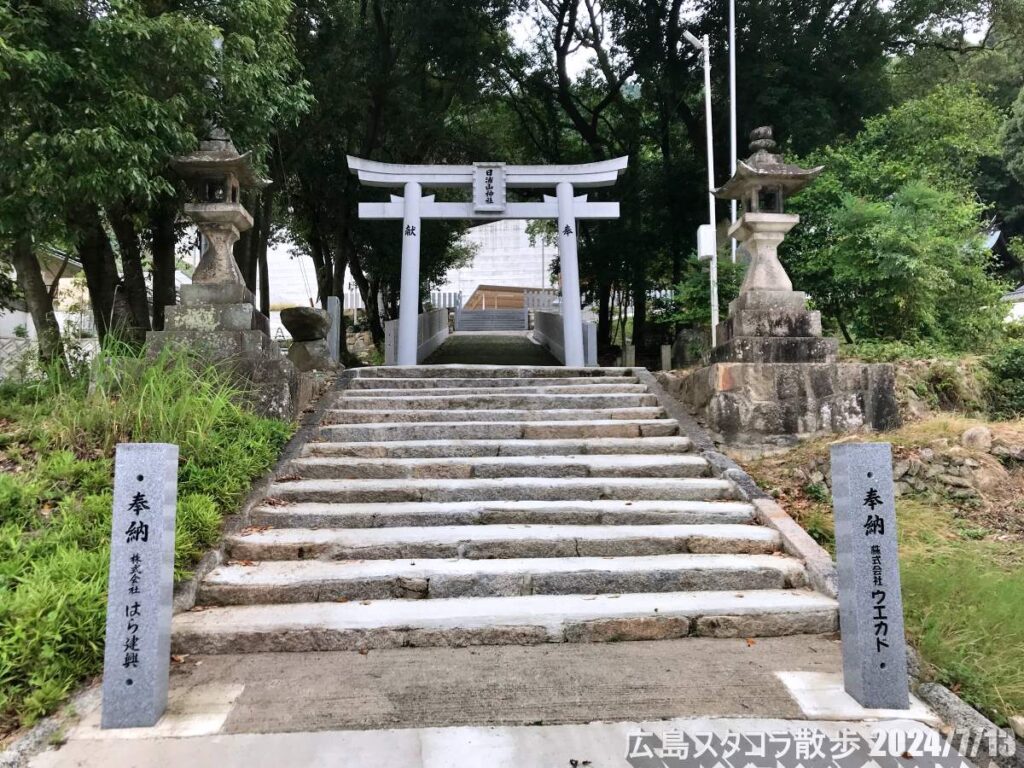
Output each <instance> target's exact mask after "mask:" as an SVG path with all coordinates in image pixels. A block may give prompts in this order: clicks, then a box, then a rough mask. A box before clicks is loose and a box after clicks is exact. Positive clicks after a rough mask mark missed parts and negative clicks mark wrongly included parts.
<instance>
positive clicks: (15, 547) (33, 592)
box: [0, 348, 292, 732]
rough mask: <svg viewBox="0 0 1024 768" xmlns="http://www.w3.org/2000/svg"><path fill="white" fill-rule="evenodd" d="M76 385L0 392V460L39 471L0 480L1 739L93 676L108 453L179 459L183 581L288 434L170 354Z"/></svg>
mask: <svg viewBox="0 0 1024 768" xmlns="http://www.w3.org/2000/svg"><path fill="white" fill-rule="evenodd" d="M86 373H87V375H85V374H83V375H79V376H67V375H63V376H62V375H60V374H58V373H55V372H51V374H50V375H49V376H48V377H46V378H43V379H38V380H35V381H30V382H26V383H24V384H22V385H21V386H17V387H11V386H5V387H4V388H3V394H4V395H7V394H9V395H10V397H9V398H5V399H3V400H2V401H0V415H3V417H4V418H8V419H12V420H15V421H16V422H17V429H18V436H17V437H16V438H14V439H13V440H12V441H10V442H8V443H6V445H5V446H4V450H6V451H7V455H8V456H11V455H12V452H13V451H19V450H22V449H23V448H24V445H21V444H27V443H30V444H31V448H32V450H34V451H37V452H38V454H37V455H38V457H39V458H38V460H37V461H36V462H35V463H34V464H32V462H31V461H27V460H26V462H23V463H24V466H25V469H24V471H23V472H20V473H19V474H17V475H13V474H10V475H8V474H2V473H0V732H2V731H4V730H6V729H7V728H8V727H14V726H16V725H18V724H29V723H31V722H32V721H34V720H35V719H36V718H38V717H40V716H41V715H43V714H46V713H47V712H49V711H51V710H52V709H53V708H54V707H55V706H56V705H57V704H59V703H60V702H61V701H62V700H63V699H64V698H65V697H66V696H67V694H68V693H69V692H70V691H72V690H73V689H74V687H75V686H76V685H78V684H79V683H80V682H81V681H82V679H84V678H85V677H87V676H89V675H92V674H95V673H97V672H98V671H99V670H100V669H101V667H102V662H103V631H104V623H105V621H104V619H105V608H106V583H107V564H108V560H109V540H110V520H111V504H112V487H111V486H112V458H113V452H114V448H115V447H116V445H117V444H118V443H122V442H168V443H175V444H177V445H178V446H179V449H180V454H181V464H180V466H179V472H178V510H177V517H176V520H175V573H176V575H177V576H179V577H181V576H184V575H186V574H187V569H188V568H189V567H190V566H191V565H192V564H193V563H194V562H195V561H196V559H197V558H198V557H200V556H201V555H202V553H203V551H204V550H206V549H207V548H209V547H210V546H212V545H213V544H214V543H215V542H216V541H217V538H218V536H219V535H220V526H221V520H222V518H223V516H224V515H225V514H227V513H230V512H232V511H234V509H235V508H236V507H237V505H238V503H239V502H240V501H241V500H242V498H243V497H244V496H245V494H246V493H248V490H249V487H250V483H251V481H252V479H253V478H254V477H257V476H259V475H260V474H262V473H263V472H265V471H266V470H267V469H268V468H269V467H270V465H271V464H272V463H273V462H274V461H275V460H276V458H277V456H278V454H279V452H280V449H281V447H282V446H283V445H284V443H285V441H286V440H287V439H288V436H289V435H290V434H291V430H292V426H291V425H289V424H284V423H281V422H277V421H272V420H268V419H263V418H260V417H258V416H255V415H253V414H252V413H250V412H248V411H246V410H244V409H243V408H242V407H241V406H240V405H239V402H240V393H239V392H238V391H237V390H236V389H235V388H234V387H233V386H232V385H231V383H230V380H229V379H228V378H227V377H226V376H225V374H223V373H221V372H219V371H218V370H216V369H213V368H209V367H205V366H202V365H199V364H197V363H196V361H194V360H191V359H189V358H187V357H183V356H180V355H175V354H173V353H169V352H168V353H164V354H161V355H160V356H159V357H158V358H157V359H156V360H154V361H148V360H146V359H145V358H143V357H140V356H139V355H137V354H133V353H128V352H127V351H126V350H123V349H117V348H112V349H106V350H105V351H104V354H103V355H101V356H99V358H98V360H97V361H96V362H94V363H93V364H92V365H91V366H90V369H89V370H88V371H87V372H86ZM15 441H17V443H18V445H16V444H15ZM32 450H26V451H24V453H25V455H28V456H31V455H33V454H32Z"/></svg>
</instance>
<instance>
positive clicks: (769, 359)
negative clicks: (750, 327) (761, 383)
mask: <svg viewBox="0 0 1024 768" xmlns="http://www.w3.org/2000/svg"><path fill="white" fill-rule="evenodd" d="M838 353H839V342H838V341H837V340H836V339H823V338H815V337H802V338H761V337H757V336H744V337H741V338H735V339H730V340H729V341H727V342H725V343H724V344H719V345H718V346H717V347H715V349H714V351H713V352H712V353H711V361H712V362H714V363H721V362H736V363H831V362H835V360H836V357H837V355H838Z"/></svg>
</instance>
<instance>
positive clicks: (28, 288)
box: [11, 235, 67, 371]
mask: <svg viewBox="0 0 1024 768" xmlns="http://www.w3.org/2000/svg"><path fill="white" fill-rule="evenodd" d="M11 260H12V261H13V262H14V271H15V274H16V277H17V280H18V287H19V288H21V292H22V293H23V294H25V303H26V304H27V305H28V311H29V314H30V315H32V324H33V325H34V326H35V329H36V336H37V337H38V339H39V359H40V360H41V361H42V362H43V363H44V364H45V365H53V364H57V365H59V366H60V367H61V368H62V369H63V370H65V371H66V370H67V363H66V362H65V360H64V345H63V343H62V342H61V337H60V326H59V325H57V318H56V316H55V315H54V314H53V298H52V294H51V293H50V291H48V290H47V289H46V283H45V282H43V275H42V271H41V270H40V268H39V261H38V260H37V259H36V255H35V253H34V252H33V249H32V239H31V237H30V236H28V235H22V236H21V237H19V238H18V240H17V242H16V243H15V244H14V252H13V254H12V259H11Z"/></svg>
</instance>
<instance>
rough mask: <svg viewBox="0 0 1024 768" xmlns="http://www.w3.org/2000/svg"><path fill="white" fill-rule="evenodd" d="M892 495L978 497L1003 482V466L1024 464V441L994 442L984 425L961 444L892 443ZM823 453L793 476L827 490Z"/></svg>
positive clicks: (1005, 474)
mask: <svg viewBox="0 0 1024 768" xmlns="http://www.w3.org/2000/svg"><path fill="white" fill-rule="evenodd" d="M893 456H894V464H893V477H894V479H895V480H896V495H897V496H902V495H905V494H908V493H915V492H916V493H925V492H932V493H939V494H943V495H946V496H949V497H951V498H954V499H964V500H971V499H980V498H981V496H982V494H984V493H985V492H987V491H992V490H995V489H998V488H999V487H1000V486H1002V485H1003V484H1004V483H1006V482H1007V480H1008V472H1007V469H1006V465H1013V464H1024V445H1010V444H1007V443H1005V442H1001V441H994V440H993V438H992V433H991V432H990V431H989V430H988V429H987V428H986V427H972V428H970V429H968V430H967V431H965V432H964V434H963V436H962V437H961V441H960V444H959V445H957V444H950V441H949V440H947V439H944V438H943V439H939V440H934V441H932V442H931V443H929V445H928V446H927V447H905V446H893ZM831 477H832V475H831V467H830V466H829V457H828V455H825V456H821V457H819V458H816V459H815V460H813V461H811V462H810V463H808V464H805V465H804V466H802V467H800V468H798V469H796V470H794V480H795V481H797V482H801V483H803V484H805V485H820V486H823V487H824V488H826V489H828V490H829V492H830V493H831Z"/></svg>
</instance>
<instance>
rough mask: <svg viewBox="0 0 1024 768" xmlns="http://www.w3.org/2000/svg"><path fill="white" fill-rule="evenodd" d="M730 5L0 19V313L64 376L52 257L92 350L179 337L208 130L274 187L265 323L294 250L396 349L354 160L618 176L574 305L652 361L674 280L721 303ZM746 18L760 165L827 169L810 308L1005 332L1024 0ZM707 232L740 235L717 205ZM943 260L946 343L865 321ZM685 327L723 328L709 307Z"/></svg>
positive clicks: (813, 245) (251, 197)
mask: <svg viewBox="0 0 1024 768" xmlns="http://www.w3.org/2000/svg"><path fill="white" fill-rule="evenodd" d="M726 7H727V6H726V4H725V3H704V2H701V3H683V2H682V1H681V0H668V1H667V2H663V3H649V2H640V1H639V0H484V1H483V2H442V1H441V0H416V1H415V2H414V1H413V0H294V1H293V2H286V1H285V0H230V1H229V0H104V1H103V2H91V1H90V2H85V0H44V1H43V2H38V1H31V2H30V1H29V0H0V29H2V30H3V32H2V34H0V260H3V261H8V262H10V263H11V264H12V265H13V267H14V274H15V276H16V278H17V281H16V282H17V285H16V286H13V285H11V284H10V283H9V282H7V283H5V282H4V279H3V278H0V301H4V300H5V297H6V300H7V301H10V300H13V299H14V298H15V294H17V295H18V296H20V297H21V298H20V300H22V301H25V303H26V304H27V305H28V306H29V308H30V309H31V310H32V313H33V318H34V320H36V324H37V327H44V328H45V327H49V329H50V332H51V333H50V334H49V335H48V336H47V338H48V339H51V340H52V343H49V342H46V340H44V345H43V347H44V349H43V353H44V356H50V357H53V356H55V355H58V356H59V352H60V348H59V331H58V330H57V329H56V323H55V322H53V320H52V314H53V313H52V296H50V295H49V292H48V291H47V290H46V286H45V285H42V280H41V279H40V278H39V275H38V274H37V273H38V271H39V270H38V261H37V258H36V255H37V253H38V252H39V249H40V248H41V247H42V246H44V245H55V246H58V247H60V248H61V249H63V250H65V251H67V252H69V253H70V254H71V255H72V256H74V257H75V258H77V259H78V260H80V261H81V263H82V264H83V267H84V270H85V274H86V278H87V281H88V287H89V293H90V298H91V303H92V307H93V312H94V316H95V321H96V326H97V328H98V329H99V331H100V333H101V335H105V334H106V333H108V332H110V331H116V332H118V333H120V334H121V335H123V336H126V337H128V338H135V339H138V338H140V337H141V334H142V333H143V332H144V331H145V330H148V329H149V328H160V327H161V326H162V322H163V307H164V306H165V305H167V304H170V303H173V301H174V282H173V273H174V268H175V264H176V251H175V249H176V245H177V243H178V242H179V240H180V236H181V232H182V229H183V225H184V222H183V221H182V220H181V218H180V216H179V215H178V211H179V209H180V205H181V202H182V199H183V192H184V190H183V188H182V185H181V183H180V182H179V181H178V180H177V179H176V177H175V176H174V175H173V174H172V173H171V172H170V171H169V165H168V163H169V160H170V158H172V157H173V156H175V155H178V154H182V153H184V152H187V151H189V150H192V149H194V148H195V147H196V146H197V144H198V142H199V141H200V140H201V139H202V138H203V137H204V136H205V135H206V134H207V132H208V131H209V128H210V126H211V125H214V124H216V125H218V126H220V127H223V128H225V129H226V130H228V132H229V133H230V134H231V136H232V137H233V139H234V141H235V143H236V144H237V145H238V146H239V147H240V148H242V149H245V150H253V151H254V154H255V157H256V159H257V162H258V164H259V166H260V171H261V173H263V175H264V176H266V177H268V178H270V179H271V180H272V184H271V185H270V186H269V187H268V188H266V189H265V190H263V191H262V192H250V193H247V196H246V198H245V203H246V205H247V207H248V208H249V209H250V211H251V212H252V213H253V215H254V219H255V221H256V225H255V227H254V228H253V230H252V231H251V232H248V233H246V234H245V235H244V236H243V238H242V240H241V241H240V242H239V243H238V245H237V246H236V251H235V255H236V259H237V260H238V262H239V267H240V269H241V271H242V273H243V275H244V276H245V279H246V281H247V283H248V284H249V286H250V287H251V288H253V289H254V290H255V289H256V288H257V286H258V287H259V289H260V294H261V304H262V308H263V309H264V310H267V309H268V306H269V289H268V285H267V275H266V272H267V270H266V258H267V255H266V254H267V243H268V241H269V240H270V239H271V238H273V237H277V236H281V235H282V234H287V236H289V237H290V238H291V239H292V240H294V241H295V242H296V243H297V244H298V246H299V248H300V249H301V250H302V251H303V252H304V253H307V254H308V255H309V256H310V257H311V259H312V261H313V263H314V266H315V269H316V274H317V286H318V293H319V299H320V300H321V301H322V302H326V299H327V297H328V296H329V295H332V294H335V295H340V294H342V293H343V289H342V285H341V281H342V279H343V275H344V274H345V271H346V269H347V270H348V271H350V273H351V274H352V276H353V279H354V281H355V282H356V284H357V285H358V287H359V290H360V292H361V294H362V297H363V300H364V302H365V306H367V307H368V312H369V320H370V324H371V327H372V328H373V330H374V333H375V335H376V336H377V337H378V338H380V336H381V333H382V321H383V320H385V319H388V318H389V317H391V316H393V315H394V314H395V312H396V311H397V286H398V271H399V263H400V258H399V248H400V243H399V241H398V238H395V237H393V232H392V231H391V230H392V229H393V227H390V226H389V225H387V224H386V223H375V222H364V221H360V220H359V219H358V217H357V204H358V201H359V199H361V198H362V199H366V196H367V195H369V194H372V193H371V192H368V191H367V190H360V189H359V187H358V183H357V181H356V179H355V178H354V177H353V176H352V175H351V174H350V173H349V172H348V169H347V167H346V162H345V156H346V155H347V154H354V155H359V156H362V157H369V158H372V159H379V160H385V161H404V162H437V163H462V162H468V161H471V160H479V159H500V160H506V161H508V162H551V163H564V162H584V161H590V160H595V159H602V158H607V157H612V156H616V155H628V156H629V158H630V170H629V172H628V174H627V175H626V177H624V178H623V179H622V180H620V183H619V184H618V185H617V186H616V187H615V188H614V195H615V197H616V198H618V199H620V200H621V201H622V212H623V215H622V218H621V219H620V220H619V221H616V222H589V223H585V224H584V225H583V226H582V227H581V232H580V246H581V250H580V261H581V270H582V274H581V279H582V284H583V290H584V294H585V296H586V298H587V300H588V301H591V302H593V303H594V304H595V305H596V306H597V307H598V310H599V336H600V339H601V341H602V343H608V342H610V341H611V337H612V317H613V316H614V314H615V312H616V307H621V306H622V305H623V304H624V303H628V304H629V305H631V307H632V308H633V311H634V315H633V322H632V326H631V327H632V333H633V341H634V343H637V344H640V345H642V344H643V343H644V342H645V341H648V342H653V341H656V340H657V338H658V334H660V333H661V330H658V331H657V332H655V331H654V330H652V329H651V328H650V323H649V322H648V314H649V313H648V307H647V304H648V297H649V295H650V292H651V291H652V290H654V289H658V288H660V289H668V288H672V287H674V286H678V285H680V284H683V285H686V286H689V287H688V288H686V289H685V290H683V291H681V292H680V294H679V301H681V302H684V303H689V304H694V303H695V302H699V301H701V300H702V299H701V298H700V297H699V291H696V292H695V290H694V287H695V286H697V285H699V283H700V280H701V279H702V278H701V270H702V267H701V266H700V265H699V264H698V263H697V262H696V260H695V258H694V240H695V237H694V233H695V231H696V227H697V225H698V224H700V223H703V221H704V219H705V218H706V213H705V211H706V189H705V188H704V186H705V182H704V179H705V170H704V164H705V159H704V129H705V126H704V113H703V82H702V75H701V66H702V64H701V60H700V54H699V53H698V52H697V51H696V50H694V49H693V48H692V47H691V46H689V45H688V44H687V43H686V42H685V39H684V37H683V31H684V30H688V31H690V32H692V33H694V34H697V35H703V34H708V35H709V36H710V38H711V41H712V72H713V82H712V95H713V99H714V101H713V104H714V109H713V116H714V120H715V126H716V131H715V135H716V138H715V152H716V168H715V177H716V179H717V180H718V183H721V182H723V181H724V180H725V178H726V177H727V175H728V167H729V161H730V158H729V142H728V132H727V130H726V126H727V125H728V101H727V74H728V66H727V54H728V51H727V48H726V45H725V43H724V41H725V32H726ZM738 10H739V16H738V30H737V51H736V54H737V60H738V62H739V78H738V103H737V108H738V114H739V127H740V147H739V150H740V154H741V155H743V154H745V149H744V145H745V141H744V139H743V137H744V136H745V135H746V133H747V132H748V131H749V130H750V129H752V128H754V127H757V126H758V125H762V124H772V125H774V126H775V128H776V136H777V137H778V138H780V140H781V141H782V142H783V145H784V147H785V150H786V152H787V153H788V154H790V155H791V156H798V157H801V158H803V159H804V160H805V161H807V162H823V163H824V164H825V165H826V166H827V170H826V173H825V175H824V176H823V177H822V179H820V180H819V181H818V183H817V184H815V185H814V186H813V187H811V188H810V189H809V190H807V191H806V192H805V193H804V194H803V195H802V196H801V198H800V199H799V200H797V201H795V205H796V206H797V208H798V209H799V212H800V213H801V214H802V215H803V216H804V219H805V221H804V224H803V225H802V226H801V227H799V228H798V229H797V230H796V231H795V232H794V234H793V235H792V236H791V239H790V241H789V242H788V244H787V245H788V247H787V248H786V250H785V258H786V261H787V265H788V267H789V268H790V270H791V272H792V275H793V278H794V282H795V283H796V285H797V287H798V288H800V289H802V290H806V291H808V293H809V294H810V295H811V296H812V298H813V300H814V302H815V304H816V305H817V306H818V307H820V308H821V309H822V311H823V312H824V313H825V315H826V317H827V318H828V319H830V321H832V322H834V323H836V325H837V327H839V328H841V329H845V330H844V332H846V333H847V334H848V335H849V336H850V337H851V338H853V337H858V338H860V337H865V336H872V335H883V336H886V337H892V336H903V335H908V334H909V335H918V336H929V335H935V336H936V337H937V338H938V337H941V338H944V339H951V340H952V339H956V338H964V335H963V334H959V333H957V332H956V329H955V327H954V326H955V325H956V324H957V323H959V322H964V323H968V324H970V323H973V322H974V320H971V319H970V318H969V317H968V316H969V315H971V312H972V311H973V310H972V309H971V306H973V307H974V309H975V310H977V312H979V313H980V314H981V315H983V316H985V317H986V318H989V319H991V318H990V317H989V316H990V315H992V314H994V312H993V313H987V310H985V309H984V308H985V307H988V306H990V304H991V297H992V295H994V293H996V292H997V291H998V290H999V289H1000V288H1001V284H1000V283H999V281H998V279H997V278H998V276H999V274H998V273H1003V274H1007V275H1014V274H1016V273H1015V272H1014V270H1017V269H1019V264H1017V263H1016V262H1015V260H1014V259H1015V257H1014V250H1013V249H1012V247H1011V248H1006V247H1004V246H999V248H1001V249H1002V250H999V252H998V253H997V254H996V255H997V257H998V258H997V260H996V261H994V262H992V261H991V260H990V259H989V258H988V257H987V256H986V252H985V251H984V249H982V248H980V247H977V243H978V235H979V234H980V233H982V232H984V231H986V230H987V229H988V228H989V227H998V228H1000V229H1001V230H1002V231H1003V233H1004V234H1005V235H1006V238H1005V240H1008V241H1009V242H1011V243H1012V242H1013V238H1014V237H1015V236H1017V235H1021V234H1024V202H1022V198H1024V193H1022V190H1024V181H1022V179H1021V176H1022V175H1024V140H1022V136H1024V95H1022V94H1021V91H1020V82H1021V80H1020V77H1021V74H1022V73H1024V11H1022V4H1021V2H1020V0H988V1H987V2H985V3H982V4H978V3H967V2H963V0H894V2H891V3H886V4H878V3H835V2H804V1H800V2H797V0H751V2H747V3H743V4H740V5H739V8H738ZM218 38H222V39H223V45H222V47H220V48H218V47H217V46H215V45H214V42H215V40H217V39H218ZM598 196H600V193H599V194H598ZM717 216H718V219H719V222H720V224H724V221H725V219H726V218H727V216H728V213H727V210H726V207H725V206H724V205H723V206H719V208H718V211H717ZM462 231H463V229H462V225H461V224H459V223H451V222H449V223H435V222H431V223H430V226H429V227H426V228H425V233H424V234H425V241H424V244H425V249H424V255H423V277H424V286H426V285H427V284H430V283H432V282H437V281H440V280H441V279H442V278H443V276H444V274H445V272H446V271H447V270H448V269H450V268H451V267H452V266H453V265H455V264H458V263H461V262H463V261H464V260H465V259H466V258H468V256H469V254H467V252H466V250H465V248H464V247H461V246H460V245H459V236H460V234H461V232H462ZM997 250H998V249H997ZM1018 252H1019V251H1018ZM943 264H945V265H947V267H949V269H953V267H950V266H949V265H958V267H957V268H959V267H962V268H963V269H964V270H966V271H965V272H964V273H962V274H959V273H957V274H959V277H958V278H957V279H958V280H961V281H962V283H961V285H968V286H974V288H972V289H971V291H967V292H966V293H965V292H961V297H962V298H963V301H962V302H960V304H962V305H963V311H962V312H960V313H959V314H957V315H956V317H952V316H950V317H946V316H945V314H944V312H945V310H944V309H943V308H942V307H940V306H938V304H943V303H944V302H943V301H941V300H940V299H938V298H934V299H929V301H933V303H936V305H935V306H931V307H924V306H921V307H919V311H917V310H915V311H905V312H903V315H902V319H903V320H904V321H905V323H904V324H902V325H898V326H896V325H892V324H891V323H887V322H881V321H882V320H885V318H882V317H871V316H869V315H867V314H865V312H866V310H865V306H867V305H871V306H875V307H877V308H878V309H877V311H878V312H880V313H882V312H887V311H890V310H891V309H892V307H893V306H894V305H893V302H894V301H895V298H896V297H895V295H894V294H893V291H891V290H888V289H889V288H892V286H893V285H894V283H893V282H892V281H879V280H876V279H875V278H876V277H877V275H879V274H884V273H885V272H886V271H887V270H889V271H892V273H893V274H896V273H897V272H900V270H903V269H909V270H910V272H911V273H912V274H914V275H918V276H919V277H920V279H921V280H922V281H923V282H922V283H921V285H920V286H918V287H917V288H921V293H920V296H919V297H917V298H921V299H922V300H923V299H924V297H927V296H932V297H937V296H938V295H939V293H941V286H942V284H943V283H942V282H941V280H939V282H936V283H934V285H933V284H932V283H930V282H929V280H931V279H933V278H934V279H938V278H940V277H942V276H941V275H935V274H931V272H932V271H933V270H936V269H941V265H943ZM953 272H954V273H955V269H953ZM900 274H902V272H901V273H900ZM0 275H4V276H5V278H6V277H7V272H5V271H4V270H3V269H0ZM5 286H6V287H5ZM929 286H931V287H929ZM917 288H915V287H914V286H913V285H910V284H903V289H905V290H917ZM932 288H934V290H932ZM926 289H927V290H926ZM975 289H976V290H975ZM968 294H969V295H968ZM869 298H870V299H871V301H870V302H868V301H867V300H868V299H869ZM866 302H867V303H866ZM952 303H956V302H945V304H947V305H949V304H952ZM883 308H885V309H883ZM659 312H660V315H659V317H660V320H659V322H663V321H664V317H665V316H666V315H665V312H662V311H661V310H659ZM668 316H671V317H673V318H675V320H674V321H673V322H674V323H675V324H676V325H699V324H701V323H702V322H704V320H703V319H702V318H703V317H704V312H703V310H702V309H701V308H698V307H695V306H682V307H676V308H675V309H673V310H672V311H671V312H669V313H668ZM47 318H49V320H48V319H47ZM47 323H49V325H48V326H47ZM982 325H985V327H990V326H991V323H990V322H989V321H988V320H986V321H985V322H983V323H982ZM979 333H980V331H979ZM41 335H43V334H41Z"/></svg>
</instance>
